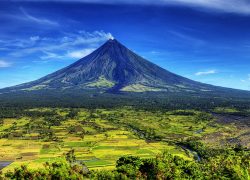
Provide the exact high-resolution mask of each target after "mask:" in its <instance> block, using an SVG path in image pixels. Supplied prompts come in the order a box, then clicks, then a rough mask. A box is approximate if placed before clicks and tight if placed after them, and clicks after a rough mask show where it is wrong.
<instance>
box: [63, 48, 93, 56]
mask: <svg viewBox="0 0 250 180" xmlns="http://www.w3.org/2000/svg"><path fill="white" fill-rule="evenodd" d="M94 50H95V49H93V48H89V49H83V50H79V51H72V52H68V53H67V56H68V57H71V58H82V57H84V56H87V55H89V54H90V53H92V52H93V51H94Z"/></svg>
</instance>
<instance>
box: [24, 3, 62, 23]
mask: <svg viewBox="0 0 250 180" xmlns="http://www.w3.org/2000/svg"><path fill="white" fill-rule="evenodd" d="M20 10H21V12H22V13H23V15H24V16H25V18H26V19H28V20H30V21H32V22H35V23H38V24H43V25H51V26H58V23H57V22H54V21H51V20H49V19H45V18H38V17H35V16H33V15H30V14H29V13H28V12H27V11H26V10H25V9H24V8H23V7H20Z"/></svg>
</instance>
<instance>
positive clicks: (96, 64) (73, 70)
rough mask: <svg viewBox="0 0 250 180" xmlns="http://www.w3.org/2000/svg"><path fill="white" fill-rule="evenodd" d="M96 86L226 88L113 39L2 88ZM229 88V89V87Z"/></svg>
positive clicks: (108, 89) (173, 89)
mask: <svg viewBox="0 0 250 180" xmlns="http://www.w3.org/2000/svg"><path fill="white" fill-rule="evenodd" d="M69 89H78V90H79V89H80V90H95V91H96V90H97V91H101V92H110V93H113V92H155V91H157V92H205V91H206V92H207V91H216V90H222V89H224V90H226V89H227V88H220V87H216V86H212V85H207V84H203V83H199V82H196V81H192V80H190V79H187V78H184V77H181V76H179V75H176V74H174V73H171V72H169V71H167V70H165V69H163V68H161V67H159V66H157V65H155V64H153V63H151V62H149V61H148V60H146V59H144V58H142V57H140V56H139V55H137V54H135V53H134V52H132V51H131V50H129V49H128V48H126V47H125V46H124V45H122V44H121V43H119V42H118V41H117V40H115V39H110V40H108V41H107V42H106V43H105V44H103V45H102V46H101V47H99V48H98V49H97V50H95V51H94V52H92V53H91V54H89V55H87V56H86V57H84V58H82V59H80V60H78V61H76V62H75V63H73V64H71V65H69V66H68V67H65V68H63V69H61V70H58V71H56V72H54V73H52V74H49V75H47V76H45V77H42V78H41V79H38V80H36V81H32V82H29V83H25V84H21V85H18V86H14V87H10V88H5V89H4V91H12V92H13V91H14V92H16V91H37V90H69ZM228 90H229V89H228Z"/></svg>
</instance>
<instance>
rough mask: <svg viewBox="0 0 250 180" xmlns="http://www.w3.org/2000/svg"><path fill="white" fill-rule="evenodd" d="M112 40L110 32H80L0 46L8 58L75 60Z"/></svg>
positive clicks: (33, 38)
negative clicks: (33, 57) (5, 51)
mask: <svg viewBox="0 0 250 180" xmlns="http://www.w3.org/2000/svg"><path fill="white" fill-rule="evenodd" d="M111 38H114V37H113V36H112V34H111V33H109V32H107V33H106V32H104V31H94V32H87V31H78V32H76V33H63V34H61V36H60V37H57V38H56V37H53V38H51V37H40V36H31V37H28V38H26V39H17V40H9V41H8V40H5V41H3V42H2V43H1V44H0V49H1V48H5V49H7V52H9V53H8V54H7V56H10V57H26V56H28V55H35V56H37V57H40V59H41V60H50V59H64V58H65V59H72V58H73V59H75V58H82V57H84V56H86V55H88V54H89V53H91V52H92V51H94V49H95V48H97V47H98V46H100V45H101V44H102V43H104V42H105V41H107V40H108V39H111ZM36 61H37V60H36Z"/></svg>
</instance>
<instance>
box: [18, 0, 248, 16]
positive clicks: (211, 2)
mask: <svg viewBox="0 0 250 180" xmlns="http://www.w3.org/2000/svg"><path fill="white" fill-rule="evenodd" d="M16 1H40V2H42V1H44V2H46V1H50V0H16ZM54 1H57V2H82V3H99V4H103V3H105V4H139V5H140V4H141V5H175V6H189V7H194V8H197V9H199V10H200V9H201V8H203V9H210V10H216V11H220V12H229V13H239V14H250V1H249V0H136V1H135V0H105V1H103V0H54Z"/></svg>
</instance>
